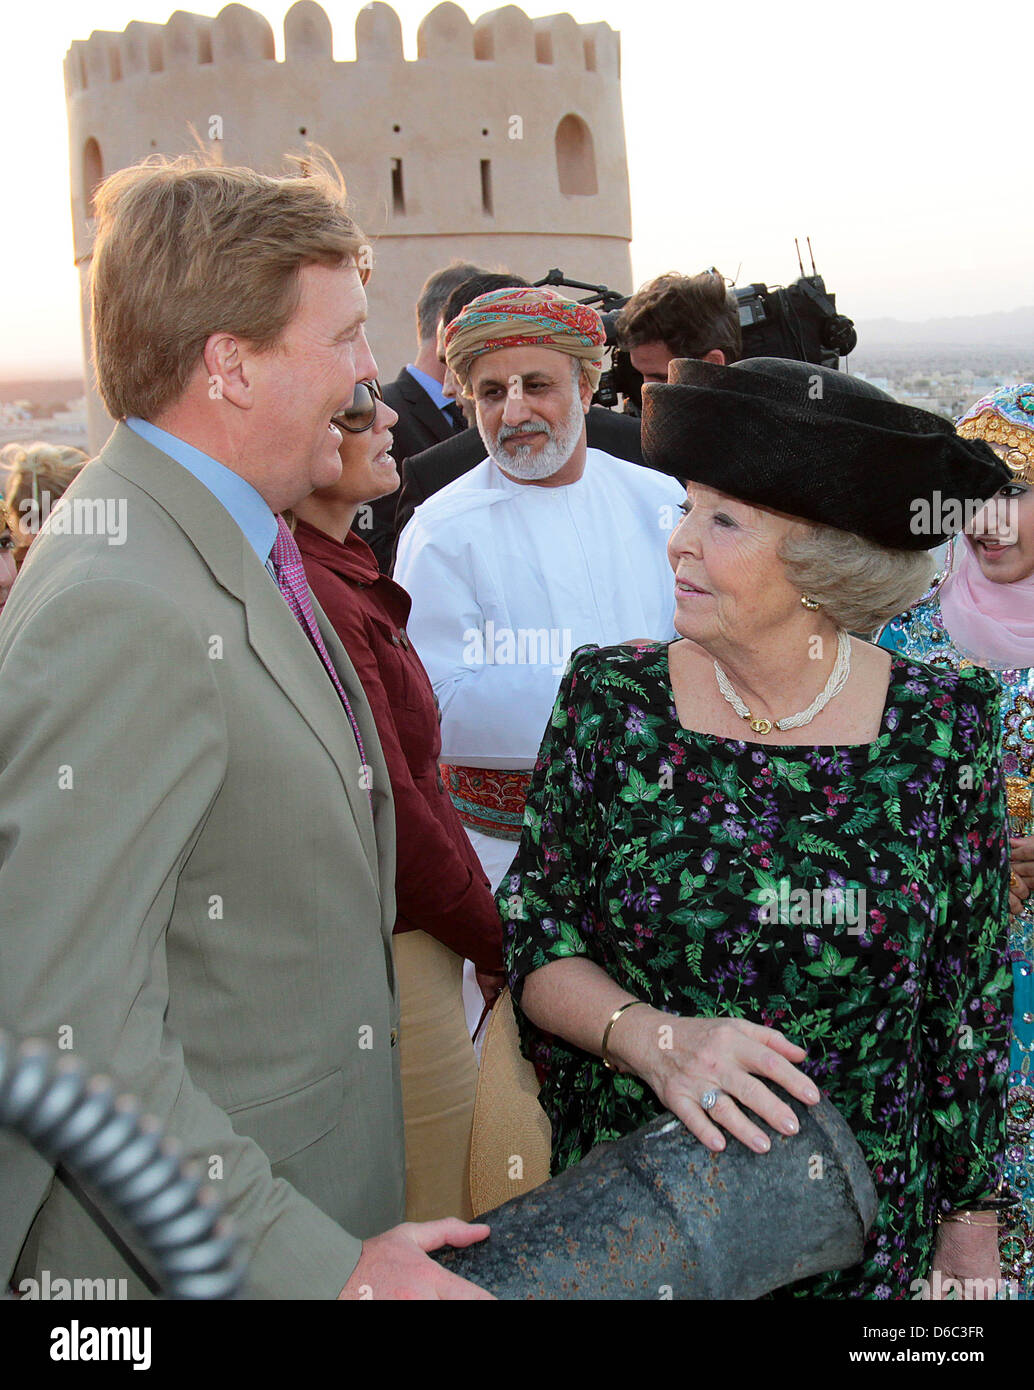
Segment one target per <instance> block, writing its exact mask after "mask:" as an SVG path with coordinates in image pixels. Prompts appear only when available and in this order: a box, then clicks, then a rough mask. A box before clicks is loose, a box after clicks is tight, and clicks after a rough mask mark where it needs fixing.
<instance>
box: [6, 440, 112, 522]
mask: <svg viewBox="0 0 1034 1390" xmlns="http://www.w3.org/2000/svg"><path fill="white" fill-rule="evenodd" d="M89 457H90V456H89V454H84V453H83V451H82V449H75V448H73V447H72V445H71V444H46V443H44V441H43V440H42V439H37V440H34V441H33V443H31V444H5V445H4V446H3V448H2V449H0V473H3V472H6V473H7V484H6V486H5V488H4V501H5V502H6V504H7V510H8V512H9V514H10V515H11V516H18V515H21V514H22V512H23V508H22V505H21V504H22V503H23V502H26V501H28V500H29V499H30V498H31V499H32V500H33V501H35V502H36V504H37V505H39V502H40V495H41V493H43V492H44V491H45V492H49V493H50V497H51V501H52V502H56V501H57V499H58V498H59V497H61V496H63V494H64V492H65V489H66V488H67V487H68V486H69V484H70V483H71V482H72V480H73V479H74V478H75V476H76V475H77V473H78V472H79V470H80V468H82V466H83V464H84V463H87V462H88V461H89Z"/></svg>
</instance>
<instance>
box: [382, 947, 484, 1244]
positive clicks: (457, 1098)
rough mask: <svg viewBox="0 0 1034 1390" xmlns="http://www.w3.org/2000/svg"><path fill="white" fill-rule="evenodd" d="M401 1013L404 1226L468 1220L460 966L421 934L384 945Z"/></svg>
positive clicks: (468, 1075)
mask: <svg viewBox="0 0 1034 1390" xmlns="http://www.w3.org/2000/svg"><path fill="white" fill-rule="evenodd" d="M392 944H393V947H394V951H395V967H396V970H397V971H398V979H399V995H400V999H401V1006H402V1016H401V1025H400V1028H399V1053H400V1057H399V1060H400V1063H401V1067H402V1110H403V1115H404V1118H405V1126H406V1220H407V1221H437V1220H439V1219H440V1218H441V1217H443V1216H459V1217H462V1218H463V1219H464V1220H466V1221H469V1220H470V1219H471V1205H470V1134H471V1125H472V1122H473V1116H474V1093H475V1091H476V1089H477V1063H476V1062H475V1060H474V1049H473V1047H472V1045H471V1041H470V1034H469V1033H468V1031H467V1025H466V1020H465V1018H464V1012H463V995H462V979H463V961H462V959H461V958H460V957H459V956H457V955H456V954H455V953H454V952H452V951H450V950H449V948H448V947H447V946H443V945H442V943H441V942H440V941H438V940H436V939H435V938H434V937H433V936H428V935H427V933H426V932H422V931H408V932H401V933H400V934H399V935H397V936H395V937H393V938H392Z"/></svg>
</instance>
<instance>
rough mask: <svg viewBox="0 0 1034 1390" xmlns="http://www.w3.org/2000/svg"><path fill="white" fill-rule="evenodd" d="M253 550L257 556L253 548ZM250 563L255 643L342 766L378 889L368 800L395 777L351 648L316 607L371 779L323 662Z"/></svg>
mask: <svg viewBox="0 0 1034 1390" xmlns="http://www.w3.org/2000/svg"><path fill="white" fill-rule="evenodd" d="M245 546H246V549H248V550H250V547H248V546H247V542H245ZM250 560H251V561H252V562H253V563H249V556H248V555H247V554H245V556H244V564H243V567H242V569H243V579H244V595H243V598H244V609H245V614H246V617H247V624H248V642H249V644H250V646H251V649H252V651H253V652H254V653H255V655H256V656H257V657H258V658H259V660H260V661H261V662H262V664H263V666H265V668H266V670H267V671H268V672H269V674H270V675H271V676H272V678H273V679H274V680H275V681H276V683H277V685H279V686H280V688H281V689H282V690H283V692H284V694H285V695H286V696H287V697H288V699H289V700H290V701H291V703H292V704H293V705H294V707H295V709H296V710H297V711H298V713H299V714H300V715H301V716H302V718H303V719H304V720H305V722H306V723H307V724H308V726H309V728H310V729H311V730H312V732H313V733H314V734H315V735H316V737H317V738H318V739H319V741H320V743H322V745H323V747H324V748H325V749H326V751H327V753H328V754H329V756H330V757H331V758H333V760H334V762H335V764H336V765H337V769H338V773H339V775H340V777H341V782H342V785H343V786H344V789H345V795H346V796H347V798H348V804H349V806H350V807H351V810H352V815H353V817H354V819H355V823H356V826H357V828H358V830H359V837H360V840H361V841H362V846H363V851H364V853H365V855H366V859H367V862H368V863H369V865H370V873H371V875H372V877H373V880H374V882H375V883H377V881H378V866H377V846H376V836H375V833H374V819H373V814H372V813H371V806H370V794H369V793H368V792H367V787H366V784H367V783H370V782H371V778H372V784H371V787H370V792H373V791H374V790H375V789H376V788H377V784H378V782H379V783H380V784H381V786H382V787H383V786H384V785H386V778H387V773H386V772H383V771H382V769H380V768H378V765H377V761H376V760H375V758H374V753H376V754H377V756H378V758H379V757H380V744H379V742H378V740H377V732H376V729H375V728H373V727H372V719H371V718H370V717H369V707H368V705H367V702H366V697H365V695H364V694H363V691H362V688H361V686H360V685H359V681H358V680H357V678H356V674H355V670H354V668H353V667H352V664H351V662H350V661H349V660H348V656H347V655H346V653H345V650H344V647H342V646H341V643H340V642H339V641H338V639H337V638H336V636H335V635H334V633H333V631H332V630H331V629H330V627H329V624H328V622H327V619H326V616H325V615H324V614H323V613H322V612H321V611H319V610H318V605H317V604H316V601H315V599H313V601H312V604H313V612H314V613H315V614H316V619H317V623H318V625H319V629H320V633H321V635H322V637H323V640H324V644H325V645H326V647H327V650H328V653H329V655H330V658H331V660H332V661H333V663H334V666H335V669H336V670H337V673H338V678H339V680H340V681H341V684H342V686H343V687H344V690H345V693H346V695H347V696H348V699H349V703H350V704H351V705H352V710H353V713H354V714H355V716H356V721H357V722H358V724H359V732H360V733H361V734H362V738H363V746H364V748H365V750H366V755H367V757H368V758H369V759H370V771H369V772H364V769H363V767H362V764H361V762H360V760H359V749H358V747H357V746H356V741H355V735H354V734H353V733H352V729H351V726H350V725H349V723H348V716H347V715H346V714H345V711H344V709H343V707H342V704H341V700H340V698H339V697H338V693H337V691H336V690H335V689H334V685H333V682H332V681H331V679H330V676H329V675H328V673H327V671H326V669H325V667H324V665H323V662H322V661H321V659H320V657H319V654H318V653H317V651H316V649H315V647H313V645H312V643H311V642H310V641H309V639H308V637H307V636H306V634H305V632H304V630H303V629H302V626H301V624H300V623H299V622H298V620H297V619H296V618H295V616H294V614H293V613H292V612H291V610H290V609H289V608H288V606H287V604H286V602H285V601H284V597H283V595H282V594H281V592H280V590H279V589H278V588H277V586H276V584H275V583H274V581H273V579H272V578H271V576H270V574H269V571H268V570H266V569H265V568H264V566H263V565H261V564H260V563H259V559H258V556H257V555H255V553H254V551H251V555H250ZM328 636H329V639H330V640H328ZM332 648H333V649H332ZM378 772H382V775H381V776H378ZM378 888H379V885H378Z"/></svg>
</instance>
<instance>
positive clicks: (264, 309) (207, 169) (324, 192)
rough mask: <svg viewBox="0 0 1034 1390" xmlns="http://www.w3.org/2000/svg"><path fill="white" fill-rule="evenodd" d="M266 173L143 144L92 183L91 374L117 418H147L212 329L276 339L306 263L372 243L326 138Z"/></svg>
mask: <svg viewBox="0 0 1034 1390" xmlns="http://www.w3.org/2000/svg"><path fill="white" fill-rule="evenodd" d="M293 158H294V162H295V163H297V164H298V165H299V166H300V171H301V172H300V173H298V174H297V175H290V176H284V177H282V178H268V177H267V176H266V175H264V174H259V173H256V172H255V171H254V170H253V169H235V168H222V167H220V166H218V165H212V164H208V163H206V162H205V161H204V160H202V159H201V158H200V157H199V156H196V155H184V156H182V157H180V158H178V159H171V160H170V159H166V158H164V157H162V156H151V158H149V159H147V160H145V161H144V162H143V163H142V164H135V165H133V166H131V167H130V168H128V169H120V170H119V171H118V172H117V173H114V174H112V175H111V176H110V178H107V179H105V180H104V182H103V183H102V184H101V185H100V186H99V188H98V189H97V192H96V196H95V200H94V203H95V208H96V214H97V238H96V242H95V245H94V254H93V275H92V287H91V325H90V326H91V334H92V338H93V358H94V366H95V369H96V373H97V384H98V386H99V388H100V393H101V395H102V397H103V398H104V404H105V405H106V406H107V408H108V411H109V412H110V414H111V415H112V416H113V417H114V418H115V419H116V420H118V419H122V418H124V417H125V416H127V415H139V416H141V417H142V418H143V419H145V420H150V419H153V418H154V417H155V416H156V415H158V414H160V413H161V411H162V410H163V409H164V408H165V407H166V406H169V405H171V404H172V403H173V402H174V401H176V400H178V399H179V398H180V396H181V395H182V394H183V392H184V390H185V389H186V386H187V383H188V381H189V380H190V377H191V375H192V374H193V372H194V371H195V369H196V367H197V364H198V361H199V358H200V355H201V351H202V349H203V347H204V344H205V342H206V341H207V339H208V338H209V337H210V336H211V334H212V333H215V332H219V331H225V332H228V333H233V334H235V335H237V336H239V337H241V338H243V339H245V340H246V341H248V342H249V343H251V344H253V345H254V346H256V347H257V348H259V349H260V350H266V349H271V348H273V347H274V346H275V344H276V342H277V340H278V338H279V337H280V334H281V333H282V332H283V330H284V328H285V327H286V325H287V323H288V322H289V320H290V319H291V316H292V315H293V314H294V311H295V309H296V308H297V305H298V300H299V297H300V292H301V290H300V286H299V283H298V271H299V270H300V269H301V268H302V266H305V265H324V266H331V267H336V266H339V265H341V264H343V263H344V262H346V261H351V262H354V263H355V265H356V267H357V269H358V270H359V274H360V278H361V280H362V281H363V283H364V284H365V283H366V280H367V279H368V278H369V265H370V262H369V254H368V253H369V248H368V247H367V245H366V243H365V241H364V238H363V234H362V232H361V231H360V230H359V228H358V227H357V226H356V224H355V222H354V221H353V220H352V218H351V217H350V216H349V215H348V213H347V212H346V210H345V208H346V196H347V195H346V189H345V184H344V180H343V178H342V176H341V172H340V170H339V169H338V168H337V166H336V165H335V164H334V162H333V160H332V159H331V158H330V156H329V155H326V154H325V152H323V151H319V152H318V153H317V155H316V156H311V155H309V156H305V157H300V156H299V157H293Z"/></svg>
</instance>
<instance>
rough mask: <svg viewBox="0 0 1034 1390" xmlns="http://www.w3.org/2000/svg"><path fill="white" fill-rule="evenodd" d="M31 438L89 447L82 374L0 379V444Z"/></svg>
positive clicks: (29, 440)
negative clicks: (78, 375) (44, 377)
mask: <svg viewBox="0 0 1034 1390" xmlns="http://www.w3.org/2000/svg"><path fill="white" fill-rule="evenodd" d="M35 439H42V440H45V441H46V443H48V444H72V445H74V447H75V448H77V449H86V450H88V449H89V439H88V433H87V426H86V385H85V382H84V381H83V379H82V377H62V378H55V379H54V380H27V381H0V445H2V444H10V443H12V442H14V441H17V442H18V443H20V444H28V443H30V442H31V441H32V440H35Z"/></svg>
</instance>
